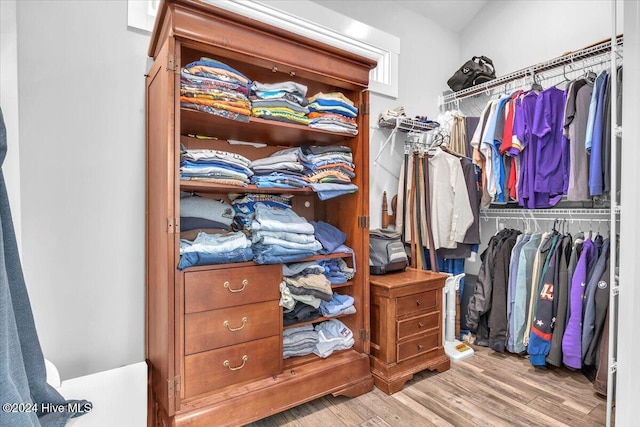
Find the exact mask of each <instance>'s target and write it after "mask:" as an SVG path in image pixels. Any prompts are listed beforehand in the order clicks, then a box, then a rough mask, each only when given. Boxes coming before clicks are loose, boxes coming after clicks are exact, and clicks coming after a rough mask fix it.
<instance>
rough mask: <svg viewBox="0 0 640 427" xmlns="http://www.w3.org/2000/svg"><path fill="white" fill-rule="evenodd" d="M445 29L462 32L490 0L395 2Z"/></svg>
mask: <svg viewBox="0 0 640 427" xmlns="http://www.w3.org/2000/svg"><path fill="white" fill-rule="evenodd" d="M394 1H395V2H396V3H398V4H400V5H401V6H404V7H406V8H407V9H410V10H412V11H414V12H416V13H417V14H419V15H422V16H424V17H425V18H429V19H431V20H432V21H435V22H437V23H438V24H440V25H441V26H443V27H444V28H447V29H449V30H452V31H455V32H460V31H461V30H462V29H464V27H466V26H467V25H468V24H469V22H471V20H472V19H473V17H474V16H476V14H477V13H478V12H479V11H480V9H482V8H483V7H484V6H485V5H486V4H487V1H488V0H440V1H438V0H394Z"/></svg>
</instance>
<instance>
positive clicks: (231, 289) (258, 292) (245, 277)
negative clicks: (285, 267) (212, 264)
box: [184, 264, 282, 313]
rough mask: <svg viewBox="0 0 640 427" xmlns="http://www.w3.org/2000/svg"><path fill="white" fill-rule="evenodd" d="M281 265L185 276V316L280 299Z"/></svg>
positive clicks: (195, 272)
mask: <svg viewBox="0 0 640 427" xmlns="http://www.w3.org/2000/svg"><path fill="white" fill-rule="evenodd" d="M281 281H282V266H281V265H280V264H273V265H256V266H250V267H238V268H228V269H218V270H205V271H193V272H188V273H185V275H184V283H185V291H184V292H185V296H184V298H185V308H184V311H185V313H195V312H199V311H206V310H213V309H216V308H224V307H233V306H237V305H244V304H252V303H255V302H262V301H270V300H277V299H280V288H279V285H280V282H281Z"/></svg>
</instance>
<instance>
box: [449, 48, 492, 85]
mask: <svg viewBox="0 0 640 427" xmlns="http://www.w3.org/2000/svg"><path fill="white" fill-rule="evenodd" d="M495 78H496V70H495V68H493V61H492V60H491V59H489V58H487V57H486V56H474V57H473V58H471V59H470V60H469V61H467V62H465V63H464V65H463V66H462V67H460V69H459V70H458V71H456V72H455V73H454V74H453V76H451V78H449V80H447V84H448V85H449V87H450V88H451V90H453V91H454V92H457V91H459V90H462V89H467V88H470V87H472V86H475V85H477V84H480V83H484V82H488V81H489V80H493V79H495Z"/></svg>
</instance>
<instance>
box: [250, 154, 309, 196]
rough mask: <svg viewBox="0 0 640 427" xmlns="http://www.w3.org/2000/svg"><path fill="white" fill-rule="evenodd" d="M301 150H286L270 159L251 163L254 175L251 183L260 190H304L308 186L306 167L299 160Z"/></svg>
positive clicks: (271, 156)
mask: <svg viewBox="0 0 640 427" xmlns="http://www.w3.org/2000/svg"><path fill="white" fill-rule="evenodd" d="M298 154H299V149H298V148H297V147H294V148H286V149H284V150H280V151H277V152H275V153H273V154H271V155H270V156H269V157H264V158H262V159H257V160H254V161H253V162H251V164H250V165H249V167H250V168H251V170H252V171H253V173H254V175H253V176H252V178H251V183H252V184H255V185H256V186H258V187H260V188H273V187H277V188H302V187H305V186H306V185H307V181H306V180H305V175H304V174H303V173H302V171H303V169H304V166H302V163H300V160H299V158H298Z"/></svg>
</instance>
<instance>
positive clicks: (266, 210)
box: [251, 202, 322, 264]
mask: <svg viewBox="0 0 640 427" xmlns="http://www.w3.org/2000/svg"><path fill="white" fill-rule="evenodd" d="M251 231H252V233H253V234H256V235H258V236H259V240H258V241H257V242H256V243H255V244H254V246H253V253H254V261H255V262H256V263H258V264H281V263H287V262H293V261H299V260H301V259H303V258H308V257H310V256H313V255H315V254H316V253H318V251H319V250H320V249H321V248H322V245H321V244H320V242H318V241H317V240H316V239H315V237H313V226H312V225H311V224H309V223H308V222H307V220H306V219H304V218H303V217H301V216H299V215H298V214H296V213H295V212H294V211H293V210H292V209H291V208H281V207H274V206H270V205H268V204H265V203H262V202H258V203H255V216H254V219H253V222H252V223H251ZM265 231H268V232H276V234H274V233H270V234H267V235H265V234H264V233H260V232H265ZM294 234H298V235H303V236H293V235H294ZM304 236H310V237H311V239H309V237H304ZM296 240H297V241H296ZM304 241H306V243H303V242H304Z"/></svg>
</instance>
